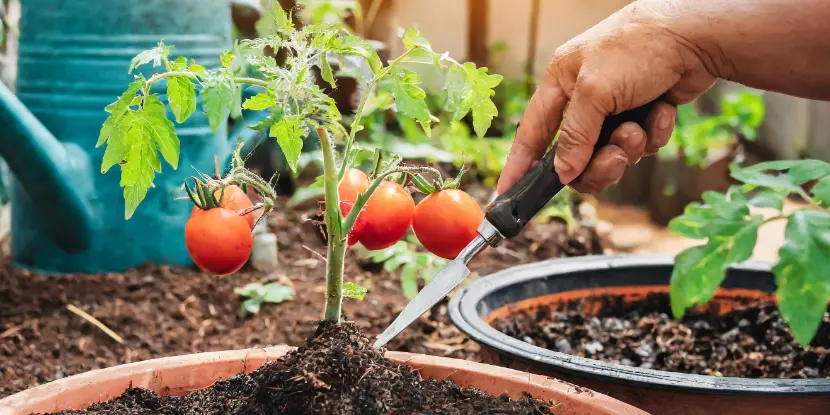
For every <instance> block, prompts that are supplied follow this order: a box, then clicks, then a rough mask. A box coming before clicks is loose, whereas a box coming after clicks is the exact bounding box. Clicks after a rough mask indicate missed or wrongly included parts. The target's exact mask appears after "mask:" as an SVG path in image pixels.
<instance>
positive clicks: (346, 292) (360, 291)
mask: <svg viewBox="0 0 830 415" xmlns="http://www.w3.org/2000/svg"><path fill="white" fill-rule="evenodd" d="M368 291H369V290H367V289H366V288H364V287H361V286H359V285H357V284H355V283H353V282H347V283H345V284H343V297H346V298H353V299H355V300H360V301H363V297H365V296H366V293H367V292H368Z"/></svg>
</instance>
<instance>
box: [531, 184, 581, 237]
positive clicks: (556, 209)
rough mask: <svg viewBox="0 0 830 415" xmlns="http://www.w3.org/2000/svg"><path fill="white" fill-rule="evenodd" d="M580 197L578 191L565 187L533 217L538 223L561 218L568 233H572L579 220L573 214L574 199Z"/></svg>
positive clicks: (576, 199)
mask: <svg viewBox="0 0 830 415" xmlns="http://www.w3.org/2000/svg"><path fill="white" fill-rule="evenodd" d="M581 198H582V195H581V194H580V193H579V192H577V191H575V190H573V189H571V188H570V187H565V188H564V189H562V191H560V192H559V193H558V194H557V195H556V196H554V198H553V199H551V200H550V201H549V202H548V204H547V205H545V207H544V208H542V210H541V211H539V213H537V214H536V217H535V219H536V221H537V222H539V223H548V222H550V221H551V220H552V219H559V220H562V221H563V222H565V225H567V227H568V234H573V232H574V231H575V230H576V228H577V226H579V221H578V220H577V219H576V216H575V215H574V201H579V200H581Z"/></svg>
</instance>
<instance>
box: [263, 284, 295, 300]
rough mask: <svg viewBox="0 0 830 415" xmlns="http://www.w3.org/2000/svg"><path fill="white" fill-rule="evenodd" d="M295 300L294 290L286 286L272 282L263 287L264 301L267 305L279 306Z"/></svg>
mask: <svg viewBox="0 0 830 415" xmlns="http://www.w3.org/2000/svg"><path fill="white" fill-rule="evenodd" d="M291 298H294V290H293V289H292V288H291V287H288V286H286V285H282V284H277V283H275V282H272V283H270V284H266V285H265V286H264V287H263V295H262V300H263V301H265V302H267V303H275V304H279V303H281V302H283V301H286V300H289V299H291Z"/></svg>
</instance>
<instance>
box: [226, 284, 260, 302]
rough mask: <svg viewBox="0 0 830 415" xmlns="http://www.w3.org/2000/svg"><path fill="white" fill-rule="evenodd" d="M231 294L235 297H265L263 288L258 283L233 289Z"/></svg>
mask: <svg viewBox="0 0 830 415" xmlns="http://www.w3.org/2000/svg"><path fill="white" fill-rule="evenodd" d="M233 292H234V293H236V294H237V295H241V296H243V297H250V298H262V297H263V296H264V295H265V289H264V286H263V285H262V284H261V283H258V282H252V283H250V284H246V285H245V286H243V287H241V288H235V289H234V290H233Z"/></svg>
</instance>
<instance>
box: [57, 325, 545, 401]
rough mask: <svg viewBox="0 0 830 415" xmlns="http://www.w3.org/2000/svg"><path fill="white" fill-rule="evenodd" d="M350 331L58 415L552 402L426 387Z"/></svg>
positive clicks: (335, 329)
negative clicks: (229, 371)
mask: <svg viewBox="0 0 830 415" xmlns="http://www.w3.org/2000/svg"><path fill="white" fill-rule="evenodd" d="M371 344H372V343H371V341H370V340H369V339H368V338H367V337H366V336H365V335H363V334H362V333H361V332H360V331H359V330H358V328H357V327H356V326H355V325H354V324H350V323H342V324H340V325H334V324H331V323H321V325H320V326H319V328H318V329H317V332H316V333H315V334H314V335H313V336H312V337H311V338H309V339H308V341H307V343H306V346H305V347H301V348H299V349H297V350H295V351H292V352H290V353H288V354H286V355H285V356H283V357H282V358H280V359H278V360H276V361H274V362H271V363H267V364H266V365H264V366H262V367H261V368H259V369H257V370H256V371H254V372H253V373H251V374H250V375H245V374H240V375H237V376H234V377H232V378H230V379H227V380H221V381H218V382H216V383H215V384H214V385H213V386H211V387H209V388H206V389H202V390H199V391H195V392H192V393H190V394H188V395H186V396H181V397H176V396H163V397H160V396H158V395H156V394H155V393H153V392H151V391H148V390H144V389H129V390H127V391H126V392H124V394H122V395H121V396H120V397H118V398H116V399H113V400H111V401H108V402H104V403H98V404H94V405H92V406H90V407H89V408H87V409H86V410H84V411H64V412H61V414H100V415H111V414H113V415H114V414H135V415H143V414H148V415H149V414H164V415H167V414H170V415H173V414H199V415H209V414H217V415H218V414H246V415H248V414H250V415H254V414H256V415H260V414H263V415H264V414H436V415H437V414H475V413H483V414H484V413H486V414H551V412H550V409H549V408H550V405H551V404H550V403H546V402H543V401H540V400H536V399H533V398H531V397H525V398H522V399H520V400H512V399H509V398H507V397H494V396H490V395H487V394H485V393H483V392H481V391H479V390H476V389H470V388H466V389H465V388H461V387H459V386H457V385H455V384H454V383H452V382H449V381H438V380H425V379H422V378H421V376H420V375H419V374H418V372H417V371H416V370H415V369H413V368H411V367H410V366H407V365H405V364H400V363H393V362H391V361H389V360H386V359H385V358H384V357H383V355H382V354H381V353H380V352H379V351H377V350H375V349H373V348H372V346H371Z"/></svg>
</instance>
